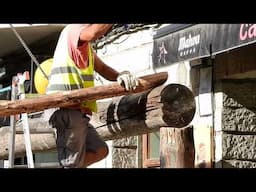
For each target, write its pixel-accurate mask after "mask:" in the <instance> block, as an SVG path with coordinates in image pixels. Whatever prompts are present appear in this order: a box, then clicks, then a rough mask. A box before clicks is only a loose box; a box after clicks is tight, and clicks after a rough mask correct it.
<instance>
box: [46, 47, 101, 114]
mask: <svg viewBox="0 0 256 192" xmlns="http://www.w3.org/2000/svg"><path fill="white" fill-rule="evenodd" d="M88 46H89V51H88V53H89V54H88V58H89V63H88V64H89V66H88V67H87V68H85V69H79V68H78V67H77V66H76V64H75V63H74V61H73V60H72V59H71V58H70V56H69V54H67V55H66V62H61V63H59V64H57V65H54V63H53V65H52V70H51V74H50V80H49V85H48V87H47V94H49V93H54V92H58V91H67V90H74V89H80V88H88V87H93V86H94V76H93V74H94V56H93V51H92V48H91V46H90V44H88ZM66 50H67V49H66ZM81 106H82V107H84V108H89V109H90V110H91V111H93V112H96V111H97V106H96V101H86V102H85V101H84V102H82V103H81Z"/></svg>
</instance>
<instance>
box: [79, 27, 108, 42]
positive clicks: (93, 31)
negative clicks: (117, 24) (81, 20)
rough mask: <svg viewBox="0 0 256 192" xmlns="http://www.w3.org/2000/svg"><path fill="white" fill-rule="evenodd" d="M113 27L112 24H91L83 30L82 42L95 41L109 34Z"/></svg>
mask: <svg viewBox="0 0 256 192" xmlns="http://www.w3.org/2000/svg"><path fill="white" fill-rule="evenodd" d="M111 27H112V24H90V25H89V26H88V27H85V28H84V29H83V30H82V32H81V34H80V41H88V42H91V41H95V40H96V39H98V38H100V37H101V36H103V35H104V34H105V33H107V32H108V31H109V30H110V28H111Z"/></svg>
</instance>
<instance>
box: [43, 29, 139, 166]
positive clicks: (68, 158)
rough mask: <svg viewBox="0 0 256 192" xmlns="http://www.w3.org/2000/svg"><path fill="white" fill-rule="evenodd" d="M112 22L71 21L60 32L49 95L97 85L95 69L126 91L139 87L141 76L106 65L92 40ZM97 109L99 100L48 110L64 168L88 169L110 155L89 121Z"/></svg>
mask: <svg viewBox="0 0 256 192" xmlns="http://www.w3.org/2000/svg"><path fill="white" fill-rule="evenodd" d="M111 28H112V24H69V25H67V26H66V27H65V28H64V29H63V31H62V32H61V34H60V37H59V40H58V43H57V46H56V49H55V52H54V57H53V63H52V65H51V71H50V75H49V82H48V86H47V88H46V94H51V93H56V92H59V91H67V90H74V89H80V88H86V87H93V86H94V78H93V77H94V76H93V73H94V70H95V71H96V72H98V73H99V74H100V75H101V76H103V77H104V78H106V79H107V80H109V81H117V82H118V83H119V84H120V85H122V86H124V87H125V89H126V90H127V91H129V90H133V89H136V86H137V85H138V79H137V78H136V77H135V76H134V75H132V74H131V73H130V72H129V71H124V72H121V73H119V72H118V71H116V70H115V69H113V68H111V67H110V66H109V65H107V64H105V63H104V62H103V61H102V60H101V59H100V58H99V57H98V56H97V55H96V53H95V52H94V51H93V49H92V46H91V43H92V42H94V41H95V40H96V39H99V38H100V37H102V36H103V35H104V34H107V33H108V32H109V31H110V30H111ZM96 111H97V106H96V101H87V102H85V101H83V102H82V103H81V104H79V105H76V106H72V107H65V108H57V109H48V110H45V113H46V117H48V118H49V123H50V125H52V127H54V128H56V130H57V140H56V145H57V152H58V160H59V162H60V165H61V166H62V167H64V168H86V167H88V166H89V165H91V164H93V163H95V162H98V161H100V160H102V159H104V158H105V157H106V156H107V155H108V151H109V150H108V146H107V144H106V143H105V142H104V141H103V140H102V139H101V138H100V136H99V135H98V133H97V132H96V130H95V128H94V127H93V125H91V124H90V123H89V121H90V117H91V115H92V113H93V112H96Z"/></svg>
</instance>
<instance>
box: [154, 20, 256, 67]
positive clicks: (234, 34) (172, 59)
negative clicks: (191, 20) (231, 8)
mask: <svg viewBox="0 0 256 192" xmlns="http://www.w3.org/2000/svg"><path fill="white" fill-rule="evenodd" d="M255 41H256V24H197V25H192V26H190V27H188V28H185V29H183V30H181V31H176V32H174V33H170V34H167V35H165V36H161V37H155V38H154V44H153V46H154V47H153V55H152V57H153V58H152V59H153V64H154V67H160V66H166V65H170V64H172V63H176V62H180V61H185V60H192V59H196V58H202V57H207V56H210V55H211V54H212V55H215V54H218V53H221V52H224V51H227V50H229V49H234V48H237V47H240V46H244V45H247V44H250V43H254V42H255ZM210 47H211V48H210Z"/></svg>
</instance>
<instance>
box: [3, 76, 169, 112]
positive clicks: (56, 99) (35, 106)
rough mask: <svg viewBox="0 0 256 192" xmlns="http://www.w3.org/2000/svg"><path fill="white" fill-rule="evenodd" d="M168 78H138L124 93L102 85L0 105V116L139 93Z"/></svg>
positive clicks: (113, 84) (113, 86)
mask: <svg viewBox="0 0 256 192" xmlns="http://www.w3.org/2000/svg"><path fill="white" fill-rule="evenodd" d="M167 78H168V73H167V72H161V73H155V74H152V75H146V76H143V77H140V78H139V85H138V87H136V89H135V90H132V91H126V90H125V88H124V87H122V86H120V85H119V84H118V83H112V84H110V85H102V86H96V87H90V88H85V89H79V90H72V91H62V92H59V93H54V94H49V95H42V96H38V97H36V98H29V99H23V100H16V101H6V102H4V103H0V116H10V115H15V114H20V113H31V112H36V111H41V110H44V109H48V108H55V107H67V106H72V105H75V104H79V103H81V101H83V100H99V99H105V98H110V97H117V96H121V95H128V94H131V93H139V92H142V91H146V90H149V89H151V88H154V87H157V86H159V85H161V84H163V83H164V82H165V81H166V80H167Z"/></svg>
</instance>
